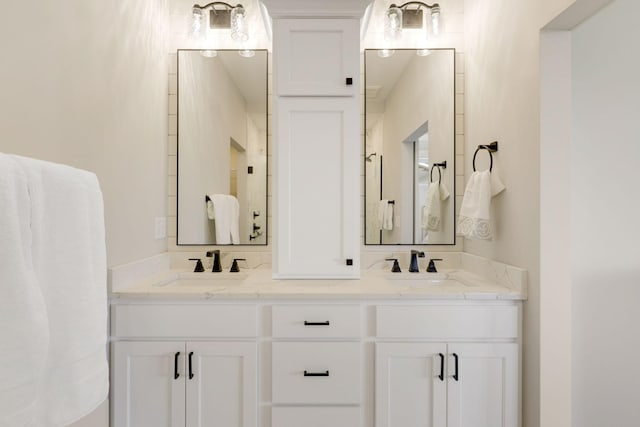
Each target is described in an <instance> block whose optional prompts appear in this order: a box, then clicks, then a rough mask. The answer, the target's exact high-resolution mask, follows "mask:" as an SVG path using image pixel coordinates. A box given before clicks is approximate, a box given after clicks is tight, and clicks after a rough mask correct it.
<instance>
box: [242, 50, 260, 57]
mask: <svg viewBox="0 0 640 427" xmlns="http://www.w3.org/2000/svg"><path fill="white" fill-rule="evenodd" d="M238 55H240V56H242V57H243V58H253V57H254V56H255V55H256V51H255V50H251V49H243V50H239V51H238Z"/></svg>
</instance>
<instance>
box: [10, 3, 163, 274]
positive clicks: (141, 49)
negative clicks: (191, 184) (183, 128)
mask: <svg viewBox="0 0 640 427" xmlns="http://www.w3.org/2000/svg"><path fill="white" fill-rule="evenodd" d="M167 23H168V8H167V4H166V1H165V0H153V1H149V2H125V1H122V0H114V1H108V2H76V1H69V0H61V1H56V2H50V1H44V0H35V1H34V2H31V3H30V4H29V5H28V6H27V5H25V4H24V3H20V2H5V3H4V4H3V7H2V13H1V14H0V50H1V51H2V55H3V59H2V66H1V67H0V92H1V93H2V97H0V135H2V137H0V151H3V152H7V153H16V154H22V155H26V156H31V157H36V158H40V159H44V160H49V161H54V162H60V163H66V164H70V165H72V166H76V167H79V168H83V169H88V170H90V171H93V172H95V173H96V174H97V175H98V178H99V180H100V184H101V187H102V190H103V193H104V199H105V216H106V231H107V255H108V264H109V266H113V265H117V264H122V263H126V262H129V261H133V260H135V259H139V258H143V257H148V256H151V255H155V254H157V253H160V252H162V251H164V250H165V249H166V240H165V239H161V240H156V239H155V236H154V218H155V217H164V216H166V196H165V194H166V190H165V189H166V184H165V183H166V151H167V149H166V140H167V139H166V131H165V130H166V128H167V119H166V111H167V99H166V92H165V89H164V88H166V87H167V74H166V69H167V68H166V67H167V65H166V64H167V61H166V55H165V52H166V42H167V33H166V31H167V27H168V25H167Z"/></svg>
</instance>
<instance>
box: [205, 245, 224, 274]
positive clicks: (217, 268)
mask: <svg viewBox="0 0 640 427" xmlns="http://www.w3.org/2000/svg"><path fill="white" fill-rule="evenodd" d="M207 257H213V269H212V270H211V272H213V273H220V272H221V271H222V266H221V265H220V249H216V250H214V251H207Z"/></svg>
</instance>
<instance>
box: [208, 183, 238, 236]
mask: <svg viewBox="0 0 640 427" xmlns="http://www.w3.org/2000/svg"><path fill="white" fill-rule="evenodd" d="M209 198H210V199H211V201H212V204H213V216H214V218H213V219H214V220H215V222H216V223H215V225H216V244H218V245H231V244H232V245H237V244H240V204H239V203H238V199H236V198H235V197H234V196H230V195H228V194H211V195H209ZM210 218H211V217H210Z"/></svg>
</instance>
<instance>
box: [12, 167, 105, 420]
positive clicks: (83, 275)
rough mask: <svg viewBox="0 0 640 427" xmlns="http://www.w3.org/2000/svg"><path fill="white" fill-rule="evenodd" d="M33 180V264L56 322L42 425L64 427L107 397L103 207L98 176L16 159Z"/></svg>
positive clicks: (52, 322)
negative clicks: (63, 426)
mask: <svg viewBox="0 0 640 427" xmlns="http://www.w3.org/2000/svg"><path fill="white" fill-rule="evenodd" d="M14 159H16V160H17V161H18V162H19V163H20V165H21V166H22V168H23V170H24V171H25V173H26V175H27V180H28V186H29V194H30V199H31V216H30V222H31V229H32V239H33V246H32V250H33V265H34V269H35V272H36V276H37V280H38V284H39V285H40V289H41V290H42V294H43V296H44V301H45V304H46V313H47V316H48V321H49V350H48V354H47V360H46V367H45V373H44V375H43V376H42V382H41V390H40V398H39V402H38V406H39V412H40V416H39V418H40V419H39V421H38V423H37V424H36V425H42V426H45V425H46V426H62V425H67V424H70V423H72V422H74V421H76V420H78V419H79V418H82V417H84V416H85V415H86V414H88V413H90V412H91V411H93V410H94V409H95V408H96V407H97V406H98V405H100V404H101V403H102V402H103V401H104V399H105V398H106V397H107V394H108V390H109V369H108V365H107V353H106V344H107V289H106V274H107V268H106V249H105V231H104V208H103V201H102V193H101V191H100V187H99V184H98V180H97V178H96V176H95V175H94V174H92V173H90V172H86V171H82V170H79V169H74V168H72V167H69V166H63V165H58V164H54V163H49V162H44V161H39V160H34V159H27V158H23V157H18V156H14Z"/></svg>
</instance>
